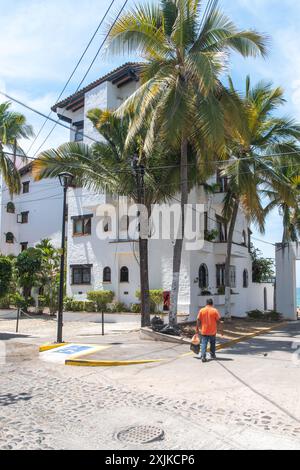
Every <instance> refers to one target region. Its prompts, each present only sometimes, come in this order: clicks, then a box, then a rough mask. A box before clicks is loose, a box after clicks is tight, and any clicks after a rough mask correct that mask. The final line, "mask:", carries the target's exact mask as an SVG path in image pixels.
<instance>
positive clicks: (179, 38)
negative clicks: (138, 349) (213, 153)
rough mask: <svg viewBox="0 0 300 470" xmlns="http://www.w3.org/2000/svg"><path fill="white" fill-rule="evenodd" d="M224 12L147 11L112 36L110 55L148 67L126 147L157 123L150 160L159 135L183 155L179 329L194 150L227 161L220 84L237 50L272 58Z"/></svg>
mask: <svg viewBox="0 0 300 470" xmlns="http://www.w3.org/2000/svg"><path fill="white" fill-rule="evenodd" d="M217 4H218V2H217V1H212V2H211V1H209V2H208V6H207V7H206V9H205V8H204V6H205V3H204V2H203V1H202V0H161V1H160V2H159V3H158V4H156V3H153V4H148V3H146V4H144V3H140V4H139V5H137V6H135V7H133V8H132V9H131V10H130V11H128V12H125V13H124V14H123V15H121V17H120V18H119V19H118V20H117V22H116V24H115V25H114V26H113V28H112V30H111V32H110V35H109V41H110V42H109V47H108V51H109V52H110V53H122V52H125V53H128V52H129V53H134V54H136V53H137V52H139V53H140V54H141V56H142V57H143V59H145V63H144V64H143V65H142V66H141V87H140V88H139V89H138V90H137V91H136V92H135V93H134V94H133V95H132V96H131V97H130V98H129V99H128V100H127V101H126V102H125V103H124V104H123V105H122V106H121V107H120V109H119V110H118V115H124V114H125V113H126V112H127V111H128V109H130V110H131V111H133V112H134V114H135V119H134V120H133V122H132V125H131V128H130V132H129V134H128V138H127V144H129V143H130V141H131V138H132V137H133V136H134V135H135V134H136V133H138V132H139V129H140V128H141V127H143V126H144V125H145V121H146V122H147V123H148V122H149V121H150V126H149V130H148V132H147V135H146V138H145V142H144V149H145V151H146V153H147V154H151V152H152V151H153V146H154V137H157V134H160V138H161V139H163V140H164V141H165V142H166V143H167V144H168V146H172V147H175V148H176V149H179V151H180V154H181V158H180V165H181V214H182V237H180V239H177V240H176V243H175V246H174V258H173V281H172V290H171V311H170V317H169V321H170V324H175V323H176V322H177V302H178V291H179V276H180V266H181V253H182V248H183V238H184V226H185V220H184V209H185V206H186V204H187V202H188V177H187V172H188V166H187V160H188V154H189V148H191V147H194V149H195V153H196V154H197V155H198V158H199V157H200V156H201V155H202V158H203V151H204V148H206V149H207V146H209V145H212V146H213V147H215V150H216V149H217V150H218V151H219V153H220V150H221V148H222V145H223V113H222V108H221V105H220V102H219V99H218V97H219V96H220V94H221V93H222V86H221V85H220V81H219V77H220V74H221V72H222V71H223V70H224V67H225V66H226V63H227V61H228V53H229V52H230V50H233V51H235V52H238V53H239V54H241V55H242V56H244V57H247V56H258V55H262V56H265V55H266V38H265V37H264V36H262V35H260V34H258V33H257V32H255V31H241V30H238V29H237V27H236V26H235V25H234V23H233V22H232V21H231V20H230V19H228V18H227V17H226V16H225V15H224V14H223V13H221V12H220V11H219V10H218V8H217ZM223 91H224V90H223Z"/></svg>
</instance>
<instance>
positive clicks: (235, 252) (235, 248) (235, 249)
mask: <svg viewBox="0 0 300 470" xmlns="http://www.w3.org/2000/svg"><path fill="white" fill-rule="evenodd" d="M214 254H215V255H220V256H226V255H227V242H215V243H214ZM231 256H232V258H248V256H249V250H248V247H247V246H245V245H240V244H238V243H233V244H232V251H231Z"/></svg>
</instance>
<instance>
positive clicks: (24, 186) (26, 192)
mask: <svg viewBox="0 0 300 470" xmlns="http://www.w3.org/2000/svg"><path fill="white" fill-rule="evenodd" d="M29 186H30V181H26V182H25V183H23V194H28V193H29Z"/></svg>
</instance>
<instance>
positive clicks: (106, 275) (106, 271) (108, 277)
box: [103, 267, 111, 282]
mask: <svg viewBox="0 0 300 470" xmlns="http://www.w3.org/2000/svg"><path fill="white" fill-rule="evenodd" d="M103 282H111V269H110V268H109V267H106V268H104V269H103Z"/></svg>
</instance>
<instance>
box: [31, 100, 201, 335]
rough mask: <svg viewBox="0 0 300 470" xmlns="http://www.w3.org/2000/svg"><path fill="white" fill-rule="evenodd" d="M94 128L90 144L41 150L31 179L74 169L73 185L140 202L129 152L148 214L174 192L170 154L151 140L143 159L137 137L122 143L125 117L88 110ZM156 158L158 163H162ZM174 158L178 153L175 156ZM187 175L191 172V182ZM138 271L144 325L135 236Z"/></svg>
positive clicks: (144, 288) (143, 257)
mask: <svg viewBox="0 0 300 470" xmlns="http://www.w3.org/2000/svg"><path fill="white" fill-rule="evenodd" d="M88 117H89V119H90V120H91V121H92V122H93V124H94V126H95V128H96V129H97V130H98V132H99V133H100V134H101V136H102V137H104V139H105V140H104V141H103V142H99V143H95V144H93V145H92V146H89V145H86V144H83V143H67V144H64V145H62V146H60V147H59V148H58V149H52V150H48V151H45V152H43V153H42V154H41V155H40V156H39V158H38V159H37V160H36V161H35V162H34V165H33V174H34V177H35V179H37V180H39V179H42V178H53V177H57V176H58V174H59V173H61V172H62V171H69V172H71V173H73V174H74V176H75V179H76V185H78V186H81V187H85V188H87V189H89V190H91V191H93V192H99V193H102V192H103V191H106V192H108V193H109V194H116V195H122V196H127V197H128V198H129V199H131V200H132V201H134V203H138V202H140V198H139V192H138V188H137V184H136V178H135V174H134V172H133V171H132V167H131V164H132V156H133V155H134V154H135V153H137V154H138V156H139V161H140V162H141V164H144V166H145V191H144V201H143V203H144V205H145V206H146V207H147V209H148V219H149V218H150V215H151V205H153V204H157V203H161V202H164V201H167V200H168V199H169V198H171V196H172V195H174V194H175V193H176V191H178V187H179V172H178V168H174V160H175V158H176V156H175V155H174V154H173V153H171V152H170V151H166V150H165V149H162V148H161V146H160V145H159V144H157V145H156V151H155V152H154V153H153V154H152V156H151V158H147V160H146V159H145V154H144V153H143V152H142V149H141V147H140V142H141V141H143V139H142V137H141V136H140V137H138V138H137V139H136V141H135V142H132V144H131V146H129V147H126V148H125V141H126V138H127V133H128V126H129V118H125V119H120V118H117V117H116V116H114V115H113V114H112V113H111V112H109V111H101V110H99V109H94V110H91V111H90V112H89V113H88ZM162 163H163V164H164V168H162ZM178 163H179V157H178ZM192 179H193V176H192V175H191V181H192ZM148 219H147V220H144V219H143V218H142V217H141V231H143V232H145V227H146V228H147V227H148ZM139 252H140V257H139V258H140V259H139V263H140V273H141V276H140V278H141V300H142V326H148V325H149V324H150V299H149V276H148V239H147V238H142V237H140V239H139Z"/></svg>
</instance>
